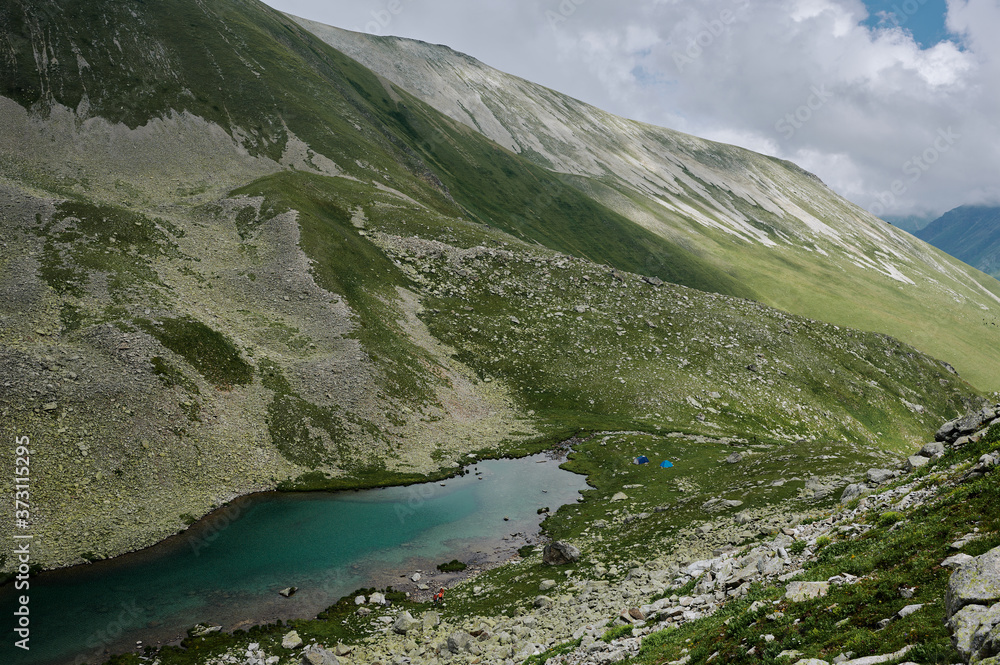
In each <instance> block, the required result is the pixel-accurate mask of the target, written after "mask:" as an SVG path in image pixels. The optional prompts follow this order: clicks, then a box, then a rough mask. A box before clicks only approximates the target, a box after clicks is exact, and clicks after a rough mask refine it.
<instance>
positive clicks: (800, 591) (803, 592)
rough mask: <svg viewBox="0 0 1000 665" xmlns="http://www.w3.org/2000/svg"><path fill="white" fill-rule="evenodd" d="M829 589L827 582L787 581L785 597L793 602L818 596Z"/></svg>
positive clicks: (824, 593)
mask: <svg viewBox="0 0 1000 665" xmlns="http://www.w3.org/2000/svg"><path fill="white" fill-rule="evenodd" d="M829 591H830V583H829V582H789V583H788V588H787V589H786V590H785V598H787V599H788V600H790V601H792V602H793V603H799V602H802V601H804V600H811V599H813V598H820V597H822V596H825V595H826V594H827V593H828V592H829Z"/></svg>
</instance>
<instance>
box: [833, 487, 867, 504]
mask: <svg viewBox="0 0 1000 665" xmlns="http://www.w3.org/2000/svg"><path fill="white" fill-rule="evenodd" d="M871 491H872V488H870V487H868V485H865V484H863V483H854V484H853V485H848V486H847V487H845V488H844V492H843V493H842V494H841V495H840V502H841V503H847V502H848V501H853V500H854V499H857V498H860V497H862V496H864V495H865V494H870V493H871Z"/></svg>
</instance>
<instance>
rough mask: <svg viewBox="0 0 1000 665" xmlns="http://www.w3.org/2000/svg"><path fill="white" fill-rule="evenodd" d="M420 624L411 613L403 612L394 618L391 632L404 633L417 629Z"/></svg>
mask: <svg viewBox="0 0 1000 665" xmlns="http://www.w3.org/2000/svg"><path fill="white" fill-rule="evenodd" d="M422 625H423V624H422V623H421V622H420V621H417V620H416V619H414V618H413V615H411V614H410V613H409V612H403V613H402V614H400V615H399V616H398V617H396V620H395V621H394V622H393V624H392V632H394V633H396V634H397V635H406V634H407V633H409V632H410V631H411V630H417V629H418V628H420V627H421V626H422Z"/></svg>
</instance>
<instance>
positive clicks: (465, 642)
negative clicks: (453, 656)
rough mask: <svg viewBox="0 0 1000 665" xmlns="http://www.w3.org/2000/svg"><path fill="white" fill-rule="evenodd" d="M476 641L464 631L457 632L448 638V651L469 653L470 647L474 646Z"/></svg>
mask: <svg viewBox="0 0 1000 665" xmlns="http://www.w3.org/2000/svg"><path fill="white" fill-rule="evenodd" d="M475 639H476V638H474V637H473V636H472V635H470V634H469V633H467V632H465V631H464V630H457V631H455V632H454V633H452V634H451V635H449V636H448V651H450V652H452V653H462V652H463V651H466V652H468V651H469V645H470V644H473V643H474V641H475Z"/></svg>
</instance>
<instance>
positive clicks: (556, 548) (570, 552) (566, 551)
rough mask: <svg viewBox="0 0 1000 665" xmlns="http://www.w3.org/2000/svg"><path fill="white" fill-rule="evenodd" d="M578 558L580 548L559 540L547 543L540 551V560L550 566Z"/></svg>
mask: <svg viewBox="0 0 1000 665" xmlns="http://www.w3.org/2000/svg"><path fill="white" fill-rule="evenodd" d="M579 558H580V550H578V549H577V548H575V547H573V546H572V545H570V544H569V543H564V542H562V541H560V540H557V541H555V542H552V543H549V544H548V545H546V546H545V549H544V551H543V552H542V562H543V563H546V564H548V565H550V566H562V565H565V564H567V563H573V562H574V561H576V560H578V559H579Z"/></svg>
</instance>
